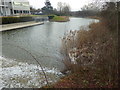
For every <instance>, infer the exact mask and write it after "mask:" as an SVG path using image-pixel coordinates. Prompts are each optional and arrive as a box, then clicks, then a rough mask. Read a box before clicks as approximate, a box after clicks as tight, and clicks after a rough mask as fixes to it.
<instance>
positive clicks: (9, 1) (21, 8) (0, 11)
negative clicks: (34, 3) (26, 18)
mask: <svg viewBox="0 0 120 90" xmlns="http://www.w3.org/2000/svg"><path fill="white" fill-rule="evenodd" d="M19 14H30V5H29V2H28V0H0V16H8V15H19Z"/></svg>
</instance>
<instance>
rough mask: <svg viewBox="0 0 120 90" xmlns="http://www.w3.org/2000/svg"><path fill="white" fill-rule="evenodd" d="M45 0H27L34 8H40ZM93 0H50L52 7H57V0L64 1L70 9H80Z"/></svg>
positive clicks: (58, 0)
mask: <svg viewBox="0 0 120 90" xmlns="http://www.w3.org/2000/svg"><path fill="white" fill-rule="evenodd" d="M45 1H46V0H29V2H30V5H32V6H33V7H34V8H42V7H43V6H44V5H45V4H44V2H45ZM92 1H93V0H50V2H51V4H52V6H53V8H57V3H58V2H65V3H67V4H69V5H70V6H71V10H72V11H77V10H80V9H81V8H82V7H83V6H84V5H86V4H88V3H90V2H92Z"/></svg>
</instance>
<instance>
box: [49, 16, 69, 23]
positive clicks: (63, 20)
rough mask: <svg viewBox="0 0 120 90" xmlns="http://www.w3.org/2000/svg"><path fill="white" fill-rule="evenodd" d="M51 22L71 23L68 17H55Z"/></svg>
mask: <svg viewBox="0 0 120 90" xmlns="http://www.w3.org/2000/svg"><path fill="white" fill-rule="evenodd" d="M50 21H51V22H67V21H70V19H69V17H68V16H54V17H53V19H50Z"/></svg>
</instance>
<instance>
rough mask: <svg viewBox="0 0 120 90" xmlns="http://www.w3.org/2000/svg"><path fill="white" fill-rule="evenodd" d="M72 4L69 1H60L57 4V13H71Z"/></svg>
mask: <svg viewBox="0 0 120 90" xmlns="http://www.w3.org/2000/svg"><path fill="white" fill-rule="evenodd" d="M70 11H71V8H70V5H69V4H67V3H62V2H58V4H57V14H58V15H70Z"/></svg>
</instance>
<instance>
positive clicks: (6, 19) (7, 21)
mask: <svg viewBox="0 0 120 90" xmlns="http://www.w3.org/2000/svg"><path fill="white" fill-rule="evenodd" d="M0 19H2V23H1V24H10V23H18V22H27V21H33V18H32V17H31V16H21V17H15V16H14V17H12V16H11V17H0Z"/></svg>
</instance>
